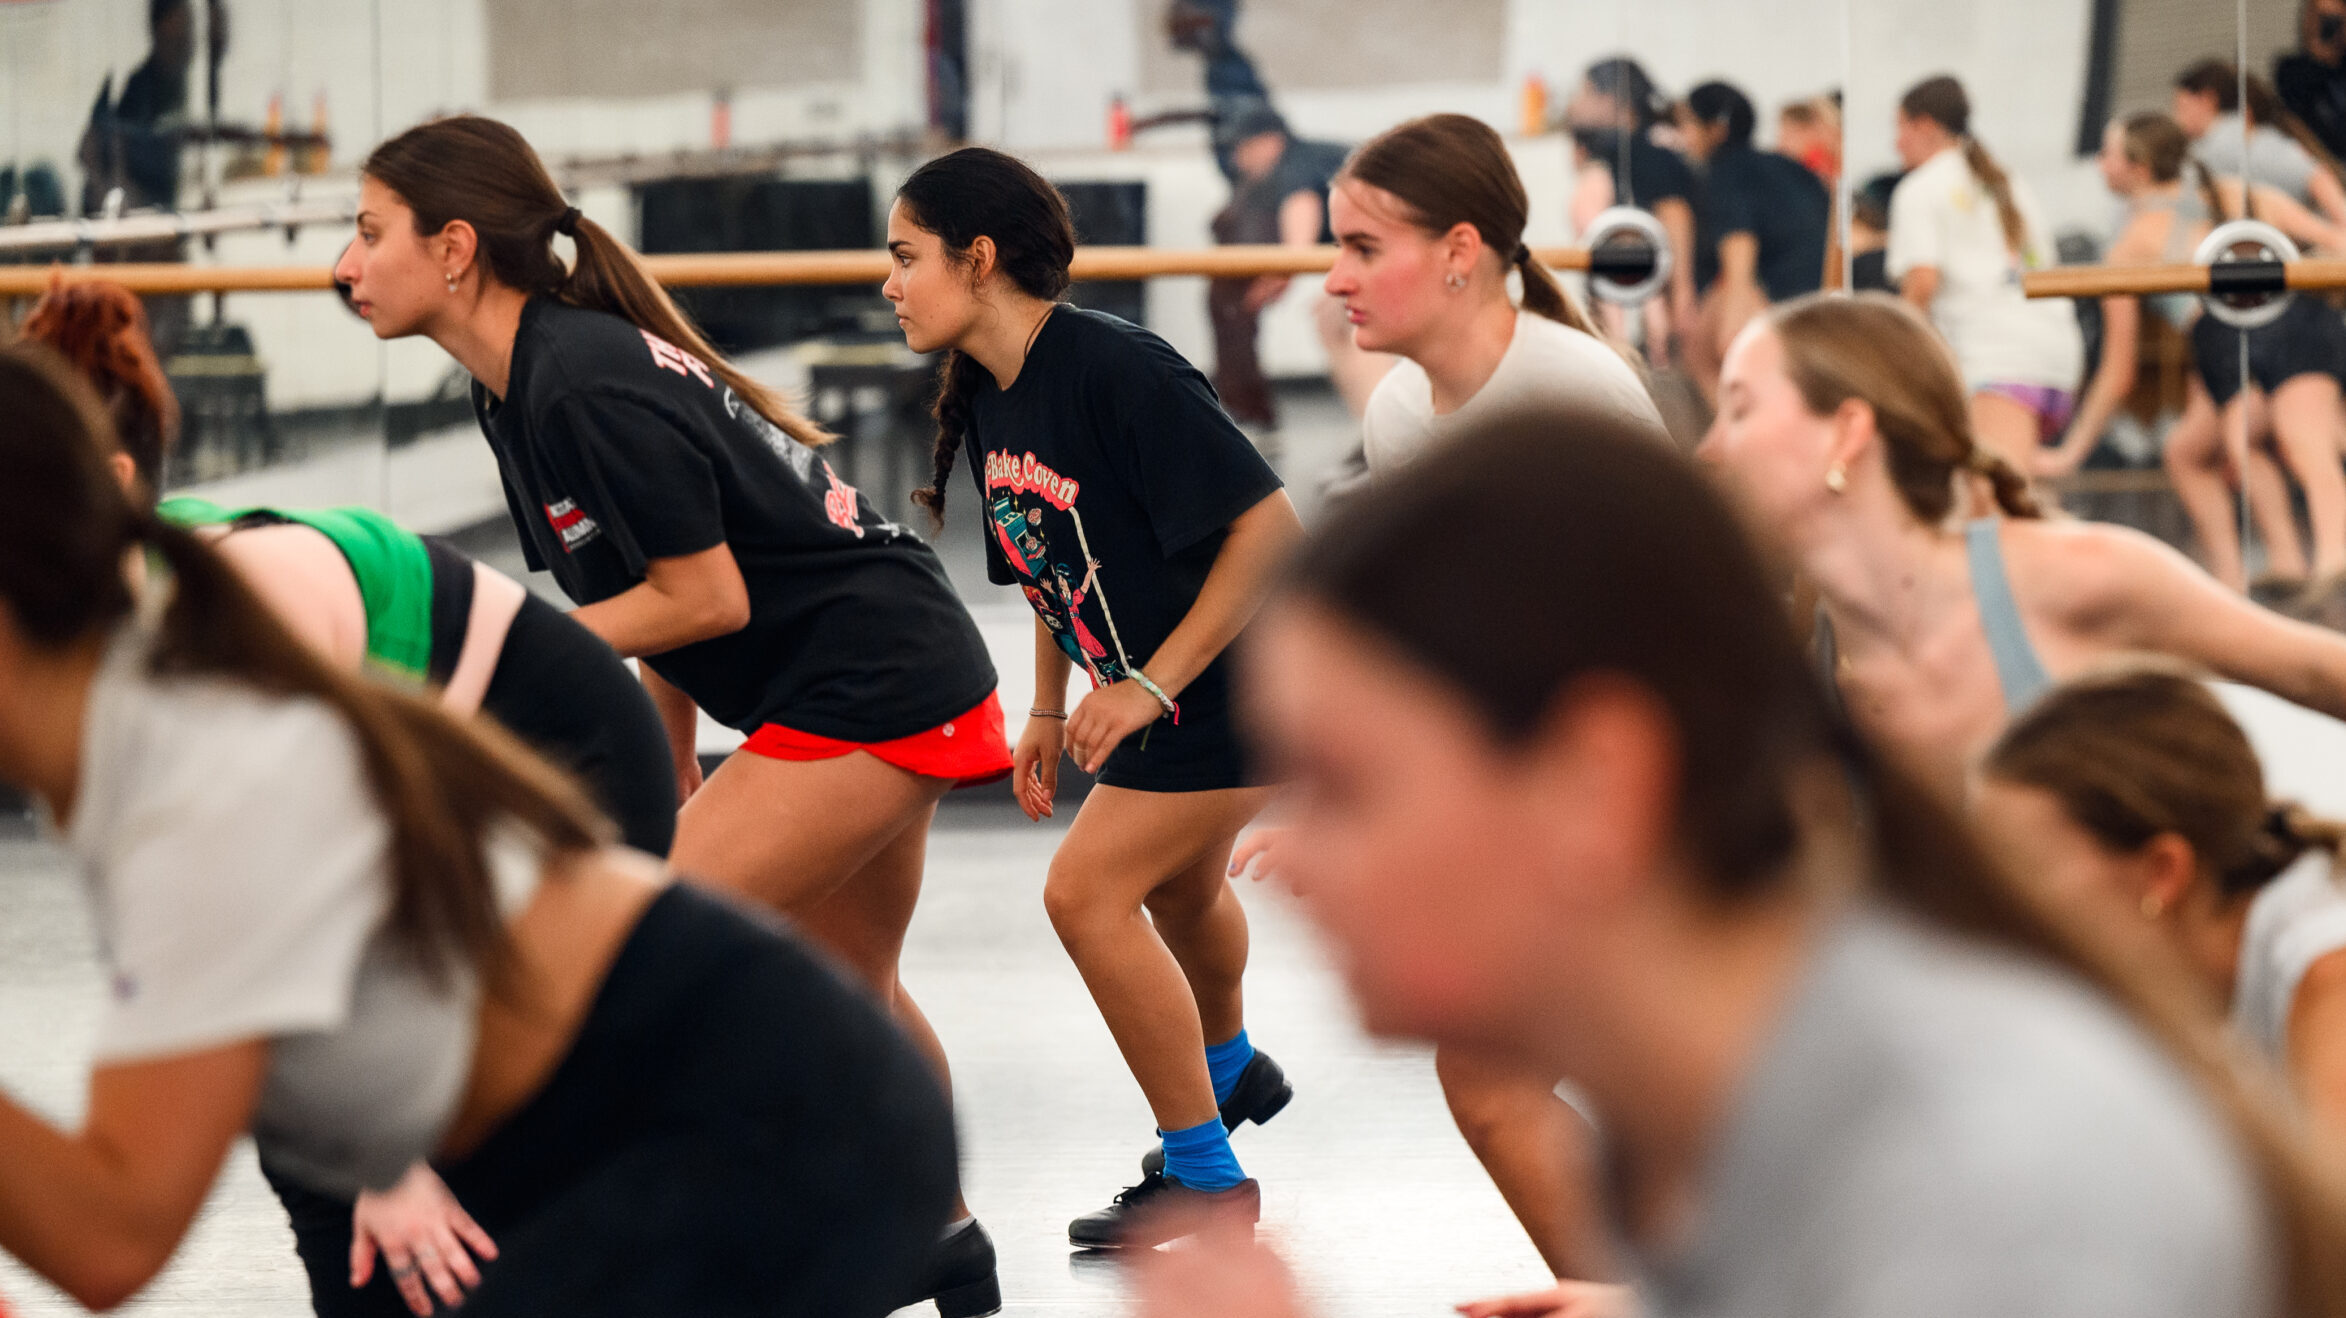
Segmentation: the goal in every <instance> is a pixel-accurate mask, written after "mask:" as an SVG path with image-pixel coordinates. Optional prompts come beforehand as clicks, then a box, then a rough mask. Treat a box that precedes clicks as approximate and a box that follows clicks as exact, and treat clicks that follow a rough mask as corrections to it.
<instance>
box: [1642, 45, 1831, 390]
mask: <svg viewBox="0 0 2346 1318" xmlns="http://www.w3.org/2000/svg"><path fill="white" fill-rule="evenodd" d="M1756 125H1757V116H1756V114H1755V112H1754V111H1753V109H1752V105H1751V98H1750V97H1748V96H1745V95H1744V94H1743V93H1742V92H1741V91H1740V90H1738V89H1737V88H1735V87H1733V86H1730V85H1729V84H1727V83H1724V82H1706V83H1703V84H1702V85H1701V86H1699V87H1696V88H1695V89H1694V90H1692V91H1690V92H1688V93H1687V94H1686V99H1685V100H1683V101H1681V102H1680V103H1679V106H1678V131H1679V136H1680V137H1681V138H1682V139H1683V140H1684V141H1685V143H1686V150H1687V154H1688V155H1690V156H1692V157H1693V158H1694V160H1695V161H1696V162H1697V163H1698V164H1699V165H1700V166H1701V169H1702V205H1701V208H1700V209H1699V211H1698V213H1697V218H1696V223H1695V283H1696V285H1697V287H1699V288H1700V289H1701V290H1702V298H1703V301H1702V318H1701V320H1700V321H1698V322H1697V324H1696V330H1695V332H1694V333H1693V334H1692V335H1690V336H1688V338H1687V339H1686V342H1687V343H1688V345H1689V347H1690V351H1689V352H1688V353H1687V363H1688V366H1689V368H1690V369H1691V371H1692V373H1693V375H1694V379H1695V382H1696V384H1697V385H1698V386H1699V387H1701V389H1702V391H1703V396H1704V397H1705V398H1706V399H1707V400H1709V401H1711V402H1712V403H1714V404H1715V403H1716V402H1717V396H1718V390H1719V362H1720V360H1721V359H1722V358H1723V357H1725V356H1726V353H1727V346H1728V345H1729V344H1731V343H1733V342H1734V341H1735V336H1736V335H1738V334H1740V333H1742V332H1743V327H1744V326H1745V325H1746V324H1748V323H1749V322H1750V320H1751V318H1752V317H1753V316H1756V315H1758V314H1759V313H1760V312H1761V311H1764V310H1766V309H1767V307H1768V306H1769V304H1771V303H1775V302H1786V301H1790V300H1791V299H1793V298H1796V297H1799V296H1801V295H1802V294H1804V293H1813V292H1815V291H1817V289H1818V288H1819V287H1820V286H1821V285H1822V284H1823V283H1824V278H1825V254H1826V251H1827V248H1828V246H1829V244H1828V242H1827V237H1828V230H1829V229H1830V228H1831V226H1832V218H1833V198H1832V194H1831V193H1830V192H1829V191H1827V190H1826V187H1825V184H1824V182H1823V180H1821V179H1819V178H1818V177H1817V176H1816V174H1814V173H1812V172H1811V171H1810V170H1809V169H1808V168H1807V167H1806V166H1804V165H1801V164H1800V163H1799V162H1797V161H1795V160H1794V159H1792V157H1790V156H1787V155H1779V154H1778V153H1776V152H1773V151H1762V150H1759V149H1758V148H1757V147H1755V146H1753V145H1752V136H1751V135H1752V130H1753V129H1754V128H1755V127H1756Z"/></svg>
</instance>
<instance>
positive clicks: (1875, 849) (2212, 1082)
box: [1140, 419, 2346, 1318]
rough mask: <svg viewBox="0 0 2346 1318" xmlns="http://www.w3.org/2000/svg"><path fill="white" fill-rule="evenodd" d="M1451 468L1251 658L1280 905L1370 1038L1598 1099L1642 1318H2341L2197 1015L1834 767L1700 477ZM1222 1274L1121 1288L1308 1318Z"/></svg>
mask: <svg viewBox="0 0 2346 1318" xmlns="http://www.w3.org/2000/svg"><path fill="white" fill-rule="evenodd" d="M1445 458H1446V461H1444V462H1443V463H1441V464H1439V465H1438V466H1429V467H1427V468H1424V469H1422V470H1421V471H1419V472H1417V473H1415V476H1414V478H1413V479H1412V480H1411V481H1409V482H1407V483H1406V484H1398V485H1394V486H1390V487H1385V488H1381V489H1378V490H1374V491H1371V492H1370V493H1369V495H1368V496H1366V497H1365V498H1364V499H1362V500H1361V502H1360V503H1359V504H1357V505H1356V506H1354V507H1353V508H1351V509H1348V510H1346V512H1345V513H1344V514H1342V515H1341V516H1340V517H1339V518H1338V519H1337V520H1336V521H1334V522H1332V523H1331V524H1330V525H1329V526H1328V527H1327V528H1326V530H1325V531H1324V533H1323V534H1322V535H1321V536H1320V537H1319V538H1318V539H1317V540H1315V541H1314V542H1313V544H1312V545H1311V547H1310V548H1309V549H1308V550H1307V551H1306V552H1305V554H1304V556H1303V558H1302V560H1301V562H1300V563H1299V564H1298V566H1297V568H1296V569H1295V571H1294V573H1293V574H1292V576H1291V578H1290V585H1289V587H1288V589H1287V591H1286V592H1285V594H1284V595H1283V597H1282V598H1281V599H1280V600H1279V601H1278V602H1277V603H1276V604H1275V605H1274V607H1273V608H1272V609H1271V610H1270V611H1268V612H1267V613H1266V615H1265V618H1264V621H1263V625H1262V628H1261V631H1260V633H1259V635H1258V636H1257V638H1256V642H1255V644H1254V645H1253V646H1252V648H1251V649H1250V651H1249V662H1248V667H1247V670H1246V677H1247V681H1248V686H1247V692H1248V696H1247V698H1248V700H1249V702H1250V707H1251V708H1252V709H1253V710H1254V711H1255V718H1256V726H1258V727H1259V728H1260V729H1261V731H1262V735H1263V738H1264V741H1265V744H1266V746H1267V747H1268V749H1269V751H1270V753H1271V754H1272V755H1273V756H1274V757H1275V759H1276V761H1277V762H1278V763H1279V764H1280V765H1281V766H1282V767H1283V770H1284V774H1285V776H1287V777H1288V779H1289V781H1290V782H1291V783H1292V789H1291V790H1292V792H1293V797H1292V802H1291V810H1292V816H1291V819H1290V823H1289V827H1290V829H1291V831H1292V834H1293V840H1294V844H1295V845H1294V847H1293V849H1292V851H1291V853H1290V858H1289V861H1288V865H1287V869H1286V873H1287V874H1288V877H1289V878H1290V880H1291V881H1292V883H1293V885H1294V887H1295V888H1296V889H1297V890H1298V892H1299V893H1300V894H1301V896H1302V899H1303V901H1304V903H1305V907H1306V909H1307V911H1308V913H1309V914H1310V915H1311V917H1312V918H1313V919H1314V921H1315V922H1316V923H1317V924H1318V925H1319V926H1320V927H1321V929H1322V930H1323V931H1324V932H1325V933H1326V935H1327V936H1328V938H1329V941H1330V943H1331V944H1332V946H1333V947H1334V949H1335V953H1336V960H1337V964H1338V966H1339V967H1340V969H1341V970H1342V972H1343V974H1344V976H1345V978H1346V981H1347V983H1348V985H1349V987H1350V989H1351V993H1352V998H1353V1001H1354V1004H1355V1006H1356V1008H1357V1010H1358V1011H1359V1013H1360V1015H1361V1018H1362V1021H1363V1023H1364V1024H1365V1025H1366V1027H1367V1028H1368V1029H1369V1030H1370V1031H1371V1032H1372V1033H1374V1034H1377V1035H1381V1036H1386V1037H1395V1038H1414V1039H1429V1040H1432V1041H1434V1042H1435V1043H1436V1044H1437V1045H1438V1046H1439V1045H1452V1044H1456V1045H1463V1046H1470V1047H1474V1048H1477V1049H1481V1050H1485V1051H1488V1052H1492V1053H1495V1054H1498V1055H1502V1056H1508V1057H1513V1058H1515V1059H1517V1060H1518V1061H1519V1062H1520V1063H1521V1064H1523V1065H1525V1066H1527V1067H1529V1066H1539V1067H1544V1068H1547V1069H1548V1070H1549V1071H1550V1073H1554V1074H1565V1075H1570V1076H1572V1077H1574V1080H1575V1083H1576V1085H1577V1086H1578V1087H1580V1088H1581V1089H1582V1090H1583V1091H1584V1092H1586V1093H1587V1094H1588V1095H1589V1097H1590V1099H1591V1101H1592V1103H1593V1104H1594V1106H1595V1108H1596V1110H1597V1114H1598V1117H1599V1119H1600V1121H1601V1123H1602V1127H1603V1130H1604V1136H1605V1141H1606V1145H1607V1153H1608V1157H1607V1159H1606V1166H1607V1167H1608V1169H1609V1172H1610V1175H1609V1177H1608V1184H1607V1189H1608V1194H1607V1197H1606V1203H1607V1206H1608V1208H1609V1210H1610V1217H1611V1221H1612V1224H1613V1226H1614V1229H1615V1231H1616V1233H1617V1235H1618V1238H1619V1239H1620V1240H1621V1241H1622V1243H1623V1245H1624V1247H1625V1249H1626V1250H1627V1251H1628V1253H1629V1255H1630V1258H1631V1260H1632V1262H1633V1265H1634V1266H1633V1276H1634V1278H1635V1302H1636V1305H1637V1309H1638V1311H1639V1312H1642V1313H1645V1314H1647V1315H1651V1316H1653V1318H1673V1316H1675V1315H1697V1314H1700V1315H1728V1314H1732V1315H1738V1316H1739V1318H1860V1316H1861V1315H1881V1314H1900V1315H1921V1316H1924V1318H1929V1316H1932V1315H1947V1316H1948V1318H1953V1316H1954V1315H1962V1314H1977V1313H1995V1314H2003V1315H2042V1316H2043V1318H2055V1316H2059V1318H2121V1316H2123V1318H2159V1316H2162V1315H2171V1316H2172V1318H2186V1316H2187V1315H2191V1316H2196V1315H2201V1314H2207V1313H2226V1314H2242V1315H2265V1314H2278V1313H2283V1312H2288V1313H2335V1312H2338V1311H2340V1306H2341V1305H2346V1264H2342V1261H2341V1258H2340V1251H2341V1249H2346V1245H2342V1243H2341V1242H2342V1241H2346V1218H2342V1217H2341V1215H2340V1214H2341V1201H2340V1199H2339V1197H2338V1194H2337V1190H2336V1186H2335V1185H2334V1183H2333V1182H2332V1181H2331V1180H2329V1179H2327V1178H2326V1177H2325V1172H2324V1169H2322V1168H2319V1167H2317V1166H2316V1165H2315V1163H2314V1161H2313V1159H2312V1157H2311V1155H2310V1154H2309V1153H2308V1152H2307V1151H2306V1150H2304V1149H2302V1148H2301V1147H2299V1146H2298V1145H2296V1144H2295V1143H2293V1142H2292V1138H2291V1132H2290V1131H2289V1130H2288V1129H2287V1127H2286V1125H2285V1123H2284V1120H2283V1118H2282V1116H2281V1115H2280V1114H2278V1113H2277V1112H2274V1111H2272V1110H2269V1109H2268V1107H2267V1106H2266V1105H2265V1104H2264V1103H2263V1102H2262V1101H2260V1099H2259V1098H2258V1097H2257V1096H2255V1095H2254V1094H2253V1093H2252V1092H2251V1091H2250V1089H2249V1088H2248V1087H2247V1086H2245V1085H2243V1084H2242V1083H2241V1082H2240V1080H2239V1079H2238V1078H2237V1077H2236V1076H2235V1075H2234V1073H2233V1072H2232V1070H2231V1068H2230V1067H2229V1065H2228V1064H2227V1061H2226V1059H2225V1057H2224V1054H2223V1052H2222V1050H2221V1048H2220V1045H2219V1042H2218V1039H2217V1038H2216V1029H2217V1023H2216V1021H2215V1020H2214V1019H2213V1018H2212V1016H2211V1015H2209V1014H2207V1013H2205V1012H2195V1011H2193V1010H2190V1009H2189V1007H2188V1006H2187V1004H2185V1003H2184V1002H2180V1001H2178V1000H2177V998H2176V995H2174V994H2173V993H2172V992H2170V991H2168V988H2167V986H2165V985H2163V984H2161V983H2158V982H2156V981H2155V980H2154V979H2152V978H2151V977H2149V976H2146V975H2144V974H2142V973H2141V972H2140V970H2139V969H2138V968H2136V967H2131V966H2127V965H2125V964H2124V963H2122V962H2121V961H2119V960H2118V959H2117V958H2115V957H2111V956H2108V955H2106V954H2105V953H2103V952H2102V951H2101V950H2099V948H2098V946H2095V945H2089V944H2087V943H2085V942H2083V941H2081V940H2078V939H2076V938H2073V937H2072V936H2071V935H2070V934H2068V933H2067V932H2066V931H2065V929H2066V926H2064V925H2061V924H2059V923H2057V922H2055V921H2054V920H2052V919H2050V918H2048V917H2047V916H2046V915H2045V914H2043V913H2042V912H2041V911H2040V909H2039V907H2038V906H2037V905H2036V904H2035V903H2034V902H2033V901H2032V900H2031V899H2030V897H2029V895H2028V894H2027V893H2026V892H2024V891H2022V890H2021V889H2019V888H2017V887H2015V886H2014V885H2012V884H2011V883H2010V882H2009V881H2008V880H2006V879H2005V878H2004V877H2003V876H2002V875H2001V874H2000V873H1999V872H1998V871H1997V870H1996V869H1995V868H1994V867H1993V866H1992V865H1991V864H1990V863H1989V862H1988V860H1987V859H1986V858H1985V857H1983V856H1982V855H1981V854H1980V853H1979V851H1978V849H1977V846H1976V844H1975V843H1974V842H1973V841H1972V839H1971V837H1970V836H1969V834H1968V833H1967V832H1966V831H1965V830H1964V829H1963V828H1962V827H1961V826H1960V825H1959V824H1958V823H1957V822H1956V821H1955V820H1954V819H1953V818H1952V817H1951V815H1950V814H1949V813H1948V812H1947V811H1945V810H1944V809H1943V808H1942V807H1940V806H1939V805H1938V804H1937V803H1936V802H1934V801H1933V800H1932V799H1931V797H1930V795H1929V794H1928V793H1927V792H1925V791H1923V790H1922V789H1921V788H1919V787H1918V786H1917V785H1915V784H1914V783H1913V782H1912V781H1911V780H1910V779H1908V778H1907V777H1905V776H1904V775H1903V774H1902V773H1900V772H1899V771H1897V770H1896V769H1894V768H1889V767H1885V766H1884V765H1882V764H1880V763H1878V762H1876V761H1874V760H1873V759H1872V757H1871V756H1870V755H1868V754H1867V753H1866V752H1865V751H1864V750H1862V749H1861V748H1860V747H1859V746H1858V744H1857V743H1856V742H1855V740H1854V739H1852V738H1851V737H1850V736H1849V735H1848V733H1847V732H1846V730H1845V729H1844V728H1842V727H1841V726H1840V724H1839V723H1838V721H1837V720H1836V719H1835V718H1834V716H1833V714H1832V711H1831V709H1830V707H1829V705H1828V703H1827V702H1826V700H1825V699H1824V696H1823V693H1822V692H1821V690H1820V688H1819V687H1818V685H1817V684H1816V682H1815V681H1814V679H1813V675H1812V673H1811V671H1810V669H1809V667H1808V665H1807V663H1806V662H1805V660H1804V658H1803V656H1802V654H1801V651H1800V647H1799V645H1798V643H1797V640H1796V638H1795V636H1794V635H1793V633H1792V631H1791V629H1790V628H1788V627H1787V626H1786V625H1785V619H1784V615H1783V611H1782V605H1781V602H1780V596H1779V594H1778V592H1777V590H1776V589H1775V587H1774V585H1773V584H1772V582H1771V580H1770V577H1769V574H1768V573H1767V572H1766V570H1765V569H1764V567H1763V565H1762V562H1761V560H1760V558H1759V556H1758V554H1757V553H1756V552H1755V551H1754V549H1753V548H1752V547H1751V546H1750V545H1749V543H1748V542H1747V541H1746V540H1745V539H1744V537H1743V536H1742V534H1741V533H1740V531H1739V529H1738V526H1737V523H1736V519H1735V518H1734V516H1733V515H1732V514H1731V513H1730V511H1729V510H1728V508H1727V506H1726V504H1725V501H1724V500H1723V499H1722V498H1721V496H1720V494H1719V493H1718V492H1717V491H1716V489H1715V488H1714V487H1713V486H1712V485H1711V484H1710V483H1708V482H1706V481H1705V480H1703V479H1702V477H1701V476H1700V474H1699V473H1697V472H1696V471H1695V470H1694V469H1693V467H1692V466H1691V464H1689V463H1688V462H1686V460H1685V459H1683V458H1682V457H1680V456H1678V455H1676V454H1673V453H1670V452H1667V451H1665V450H1663V449H1662V448H1659V447H1657V446H1656V445H1654V444H1652V443H1651V442H1649V441H1648V440H1647V439H1646V438H1645V437H1644V436H1643V435H1640V434H1631V433H1623V431H1622V430H1620V429H1619V428H1617V427H1608V426H1602V425H1598V424H1589V425H1584V426H1579V427H1576V428H1574V429H1572V430H1570V431H1566V432H1562V433H1560V432H1558V431H1557V430H1556V429H1554V428H1552V427H1549V426H1546V425H1543V424H1541V423H1539V422H1538V421H1537V420H1536V419H1525V420H1523V421H1521V422H1518V423H1516V424H1513V425H1502V426H1499V427H1495V428H1493V429H1492V430H1490V431H1488V432H1485V433H1481V434H1478V435H1475V436H1473V437H1470V438H1468V439H1466V440H1463V441H1462V442H1460V443H1458V444H1455V445H1453V446H1451V447H1450V448H1448V449H1446V450H1445ZM1492 564H1511V565H1515V566H1516V567H1517V568H1518V569H1523V568H1536V570H1537V572H1538V574H1539V583H1540V584H1539V589H1537V590H1533V591H1516V590H1508V589H1498V588H1491V589H1481V588H1476V587H1475V585H1474V584H1473V583H1475V582H1477V581H1478V580H1480V579H1482V578H1484V577H1486V576H1487V575H1488V574H1489V572H1490V565H1492ZM1461 583H1466V584H1465V586H1464V588H1462V586H1461ZM1363 709H1373V710H1376V711H1377V717H1375V718H1372V719H1364V718H1362V717H1360V711H1361V710H1363ZM1227 1257H1229V1255H1228V1253H1227V1252H1226V1251H1225V1252H1217V1251H1214V1250H1211V1249H1204V1250H1196V1251H1182V1252H1179V1253H1176V1254H1169V1255H1162V1256H1158V1257H1155V1258H1150V1259H1146V1260H1143V1266H1142V1268H1141V1279H1140V1285H1141V1290H1142V1292H1143V1296H1144V1301H1143V1309H1142V1312H1143V1313H1144V1314H1145V1315H1147V1316H1148V1318H1175V1316H1186V1315H1192V1314H1196V1315H1202V1314H1205V1313H1209V1312H1211V1313H1215V1314H1217V1315H1219V1316H1221V1318H1229V1316H1230V1315H1234V1314H1243V1315H1250V1316H1251V1315H1255V1314H1273V1313H1294V1312H1299V1311H1300V1309H1301V1306H1300V1304H1299V1302H1297V1300H1296V1299H1295V1296H1294V1294H1293V1292H1292V1290H1290V1291H1289V1292H1288V1293H1287V1294H1285V1295H1281V1294H1279V1293H1278V1291H1277V1284H1278V1283H1277V1281H1276V1279H1275V1278H1270V1277H1265V1276H1264V1275H1263V1273H1264V1272H1265V1271H1266V1270H1267V1269H1268V1266H1269V1265H1268V1263H1267V1261H1266V1260H1265V1259H1264V1257H1263V1256H1262V1255H1261V1254H1259V1253H1257V1254H1245V1253H1241V1254H1240V1255H1239V1259H1240V1262H1239V1265H1238V1266H1239V1268H1240V1270H1241V1271H1240V1276H1241V1278H1242V1280H1243V1282H1244V1283H1245V1289H1246V1290H1247V1291H1249V1292H1251V1295H1249V1296H1248V1297H1247V1298H1244V1299H1239V1300H1234V1299H1233V1298H1232V1297H1231V1296H1229V1295H1228V1294H1227V1293H1224V1294H1217V1293H1216V1291H1217V1290H1222V1289H1224V1287H1225V1285H1226V1283H1224V1282H1222V1281H1220V1280H1218V1278H1219V1277H1220V1274H1221V1273H1222V1271H1223V1269H1224V1267H1226V1266H1227V1265H1226V1264H1224V1263H1223V1262H1222V1260H1223V1259H1224V1258H1227ZM1250 1272H1251V1275H1249V1274H1250ZM1623 1298H1626V1297H1623V1296H1620V1295H1618V1294H1616V1295H1615V1296H1613V1297H1611V1299H1612V1300H1613V1301H1614V1302H1615V1303H1614V1307H1612V1308H1611V1309H1610V1310H1609V1311H1610V1312H1620V1311H1621V1309H1620V1306H1619V1304H1618V1301H1619V1300H1620V1299H1623ZM1592 1301H1598V1303H1599V1304H1600V1305H1601V1304H1602V1297H1597V1296H1592V1295H1591V1294H1590V1293H1589V1291H1588V1288H1586V1287H1577V1286H1575V1287H1564V1288H1559V1289H1558V1290H1556V1291H1553V1292H1550V1293H1547V1294H1545V1295H1538V1296H1524V1297H1517V1298H1515V1299H1511V1300H1506V1301H1496V1302H1491V1303H1486V1304H1481V1305H1475V1306H1470V1307H1469V1308H1468V1312H1470V1313H1474V1314H1508V1315H1530V1314H1572V1315H1583V1314H1589V1313H1591V1312H1606V1311H1608V1310H1606V1309H1604V1308H1602V1307H1597V1306H1592Z"/></svg>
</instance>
